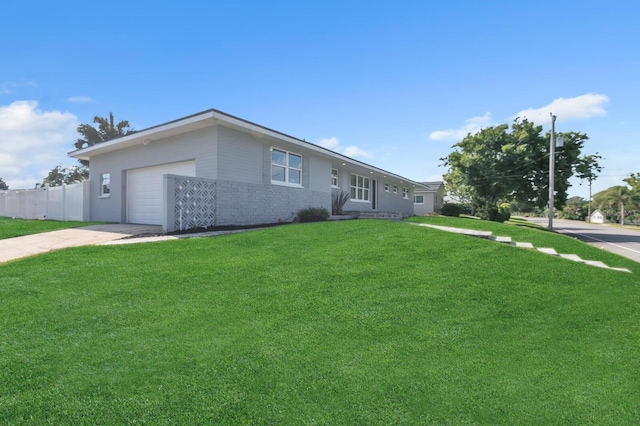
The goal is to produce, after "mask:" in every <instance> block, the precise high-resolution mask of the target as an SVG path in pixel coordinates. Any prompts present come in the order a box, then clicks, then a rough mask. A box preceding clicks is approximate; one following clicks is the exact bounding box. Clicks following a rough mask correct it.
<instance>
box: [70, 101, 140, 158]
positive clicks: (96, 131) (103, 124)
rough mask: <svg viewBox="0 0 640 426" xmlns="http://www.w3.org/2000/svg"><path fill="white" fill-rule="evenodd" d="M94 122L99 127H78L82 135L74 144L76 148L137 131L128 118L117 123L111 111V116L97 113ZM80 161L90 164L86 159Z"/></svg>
mask: <svg viewBox="0 0 640 426" xmlns="http://www.w3.org/2000/svg"><path fill="white" fill-rule="evenodd" d="M93 122H94V123H95V124H97V125H98V127H97V128H96V127H94V126H92V125H90V124H80V125H79V126H78V128H77V129H76V130H77V131H78V133H79V134H80V136H81V137H79V138H78V139H77V140H76V142H75V144H74V146H75V147H76V149H82V148H87V147H90V146H93V145H95V144H98V143H102V142H106V141H110V140H111V139H115V138H119V137H121V136H126V135H129V134H131V133H135V130H133V129H132V128H131V127H130V126H129V121H128V120H122V121H120V122H119V123H117V124H116V123H115V121H114V119H113V113H112V112H110V113H109V118H104V117H98V116H97V115H96V116H95V117H93ZM78 161H80V164H82V165H83V166H89V162H88V161H86V160H78Z"/></svg>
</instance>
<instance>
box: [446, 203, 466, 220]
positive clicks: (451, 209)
mask: <svg viewBox="0 0 640 426" xmlns="http://www.w3.org/2000/svg"><path fill="white" fill-rule="evenodd" d="M466 210H467V209H466V207H465V206H464V205H462V204H459V203H444V204H443V205H442V208H440V212H441V213H442V215H443V216H453V217H458V216H460V215H461V214H462V213H464V212H465V211H466Z"/></svg>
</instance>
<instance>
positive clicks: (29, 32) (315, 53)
mask: <svg viewBox="0 0 640 426" xmlns="http://www.w3.org/2000/svg"><path fill="white" fill-rule="evenodd" d="M2 15H3V16H2V18H1V19H2V24H1V25H0V177H2V178H3V179H4V180H5V181H6V182H7V183H8V184H9V186H10V187H11V188H14V189H17V188H27V187H28V188H30V187H33V186H34V184H35V183H36V182H39V181H41V180H42V178H43V177H44V176H45V175H46V173H47V171H48V170H50V169H51V168H53V167H54V166H56V165H58V164H60V165H63V166H65V165H73V164H74V160H71V159H68V158H67V156H66V153H67V152H68V151H71V150H72V149H73V141H74V140H75V138H76V136H77V135H76V132H75V128H76V127H77V125H78V124H79V123H90V122H91V121H92V118H93V116H95V115H99V116H103V117H104V116H108V114H109V112H113V113H114V115H115V117H116V119H117V120H120V119H128V120H129V122H130V123H131V126H132V127H133V128H135V129H138V130H139V129H143V128H146V127H150V126H153V125H156V124H160V123H164V122H167V121H171V120H174V119H177V118H180V117H184V116H187V115H191V114H193V113H196V112H200V111H203V110H206V109H209V108H215V109H219V110H222V111H224V112H227V113H229V114H233V115H236V116H239V117H242V118H244V119H247V120H250V121H253V122H255V123H258V124H261V125H263V126H267V127H270V128H273V129H275V130H278V131H281V132H284V133H287V134H290V135H292V136H295V137H299V138H304V139H306V140H307V141H310V142H313V143H318V144H322V145H324V146H326V147H329V148H331V149H333V150H335V151H338V152H341V153H345V154H347V155H350V156H352V157H354V158H357V159H359V160H362V161H365V162H367V163H369V164H372V165H375V166H378V167H381V168H383V169H386V170H389V171H392V172H395V173H398V174H401V175H403V176H405V177H407V178H409V179H412V180H417V181H423V180H435V179H438V178H439V177H440V176H441V175H442V173H443V172H444V171H445V170H444V169H443V168H442V167H439V164H441V161H440V158H442V157H444V156H446V155H448V154H449V153H450V152H451V146H452V145H453V144H455V143H456V142H457V141H459V140H460V139H461V138H462V137H463V136H464V135H465V134H466V133H468V132H474V131H477V130H478V129H480V128H482V127H487V126H491V125H497V124H502V123H510V122H511V121H512V120H513V118H514V117H516V116H518V115H523V114H524V113H526V115H527V116H529V117H530V118H531V119H532V120H533V121H534V122H536V123H537V124H542V125H544V126H545V129H548V128H549V126H550V119H549V113H551V112H553V113H554V114H555V115H557V116H558V119H557V122H556V129H557V131H569V130H573V131H579V132H584V133H587V134H588V135H589V137H590V140H589V141H588V142H587V144H586V146H585V149H584V151H583V153H585V154H594V153H596V152H598V153H600V155H602V156H603V157H605V160H604V161H603V162H602V164H603V165H604V167H605V169H604V170H603V172H602V175H601V177H600V178H599V179H598V180H597V181H596V182H595V184H594V187H593V191H594V193H595V192H597V191H600V190H603V189H606V188H608V187H609V186H613V185H619V184H622V179H623V178H624V177H626V176H627V175H628V174H629V173H634V172H640V161H639V160H640V143H638V137H637V136H636V135H637V133H638V131H637V123H638V118H639V117H640V102H639V98H640V90H639V82H638V79H639V76H640V47H639V46H640V30H639V29H638V16H640V3H637V2H633V1H615V0H614V1H607V2H604V1H580V2H575V1H536V2H513V1H490V0H489V1H484V2H479V1H450V2H435V1H427V0H425V1H401V0H398V1H395V2H387V1H384V2H383V1H349V0H347V1H344V0H343V1H329V0H325V1H321V2H315V1H308V2H300V1H277V0H274V1H242V0H236V1H233V2H219V1H211V2H191V1H184V2H179V3H166V4H164V3H161V2H123V1H119V0H115V1H112V2H107V3H104V2H102V3H100V2H98V3H96V2H93V3H92V2H77V1H62V2H49V1H31V2H9V3H7V4H5V5H3V10H2ZM570 195H580V196H583V197H587V196H588V189H587V187H586V185H583V186H580V185H579V184H578V181H574V186H573V187H572V188H571V189H570Z"/></svg>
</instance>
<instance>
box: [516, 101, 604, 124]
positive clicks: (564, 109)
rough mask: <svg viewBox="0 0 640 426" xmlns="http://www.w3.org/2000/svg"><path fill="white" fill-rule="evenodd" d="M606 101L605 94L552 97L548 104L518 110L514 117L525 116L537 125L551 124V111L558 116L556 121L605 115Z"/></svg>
mask: <svg viewBox="0 0 640 426" xmlns="http://www.w3.org/2000/svg"><path fill="white" fill-rule="evenodd" d="M608 102H609V97H608V96H606V95H598V94H594V93H587V94H586V95H581V96H576V97H575V98H558V99H554V100H553V102H551V103H550V104H549V105H545V106H543V107H540V108H530V109H526V110H523V111H520V112H519V113H518V114H516V115H515V116H514V118H515V117H520V118H527V119H528V120H529V121H533V122H534V123H535V124H538V125H546V124H551V113H553V115H555V116H556V117H558V118H557V121H558V122H561V121H570V120H586V119H589V118H593V117H600V116H603V115H606V114H607V111H606V110H605V109H604V105H605V104H606V103H608Z"/></svg>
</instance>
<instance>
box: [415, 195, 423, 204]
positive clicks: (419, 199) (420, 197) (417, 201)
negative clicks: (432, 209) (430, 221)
mask: <svg viewBox="0 0 640 426" xmlns="http://www.w3.org/2000/svg"><path fill="white" fill-rule="evenodd" d="M413 204H424V195H414V196H413Z"/></svg>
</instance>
